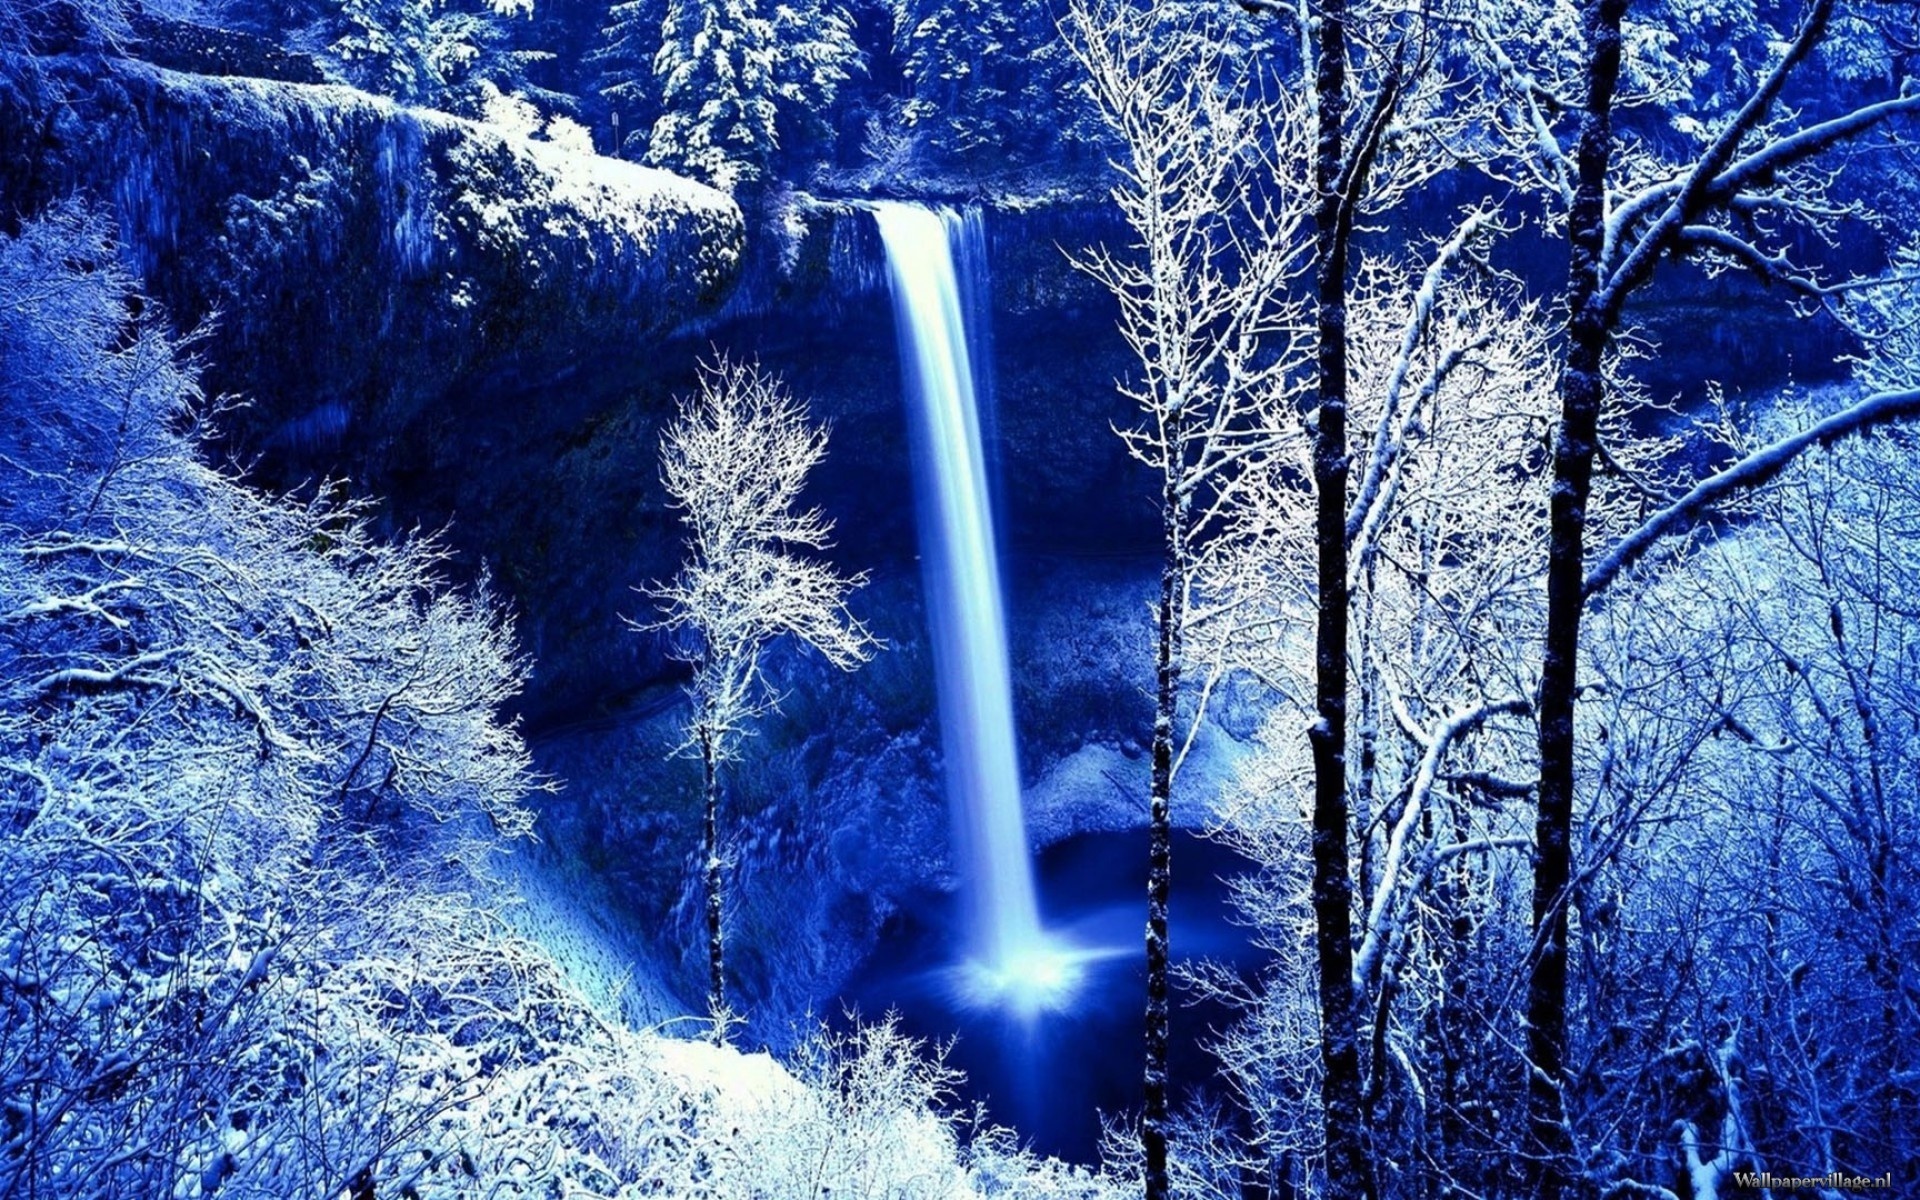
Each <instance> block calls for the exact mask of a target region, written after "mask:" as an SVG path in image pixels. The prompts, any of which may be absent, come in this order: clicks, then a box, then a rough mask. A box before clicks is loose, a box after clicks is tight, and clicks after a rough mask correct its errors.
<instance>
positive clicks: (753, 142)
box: [647, 0, 779, 192]
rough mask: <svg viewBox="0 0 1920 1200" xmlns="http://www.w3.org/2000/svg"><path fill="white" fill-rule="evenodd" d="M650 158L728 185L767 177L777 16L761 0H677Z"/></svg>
mask: <svg viewBox="0 0 1920 1200" xmlns="http://www.w3.org/2000/svg"><path fill="white" fill-rule="evenodd" d="M661 35H662V36H661V46H660V53H659V54H658V55H657V56H655V58H654V75H655V77H656V78H658V80H659V81H660V106H661V113H660V117H659V119H658V120H657V121H655V122H654V125H653V136H652V138H651V140H650V141H649V142H648V145H647V161H648V162H649V163H652V164H654V165H655V166H661V167H666V168H667V169H669V170H673V171H679V172H681V173H682V174H685V175H689V176H691V177H693V178H695V179H698V180H701V181H702V182H704V183H710V184H712V185H713V186H715V187H718V188H721V189H724V190H726V191H730V192H731V191H736V190H738V189H739V188H740V187H742V186H747V185H752V184H754V183H757V182H760V181H762V180H764V179H765V178H766V176H767V169H768V164H769V162H770V160H771V159H772V156H773V151H774V149H775V147H776V146H777V145H778V144H779V139H778V136H777V134H776V132H775V128H774V117H775V111H776V106H775V102H774V95H775V92H774V86H775V85H774V70H773V69H774V61H775V59H774V51H773V30H772V26H771V23H770V22H768V21H767V20H766V19H765V18H763V17H761V16H760V13H759V9H758V6H757V5H756V4H755V3H754V0H672V3H671V4H670V5H669V7H668V9H667V22H666V26H665V28H663V29H662V31H661Z"/></svg>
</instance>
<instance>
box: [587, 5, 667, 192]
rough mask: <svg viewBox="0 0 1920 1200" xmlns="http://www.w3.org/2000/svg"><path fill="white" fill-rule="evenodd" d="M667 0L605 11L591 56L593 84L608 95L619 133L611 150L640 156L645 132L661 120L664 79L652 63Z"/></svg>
mask: <svg viewBox="0 0 1920 1200" xmlns="http://www.w3.org/2000/svg"><path fill="white" fill-rule="evenodd" d="M666 8H667V4H666V0H620V2H619V3H617V4H614V5H613V6H612V7H611V8H609V9H608V10H607V16H606V20H605V21H603V22H602V23H601V25H600V34H599V44H598V45H597V46H595V47H594V49H593V51H592V52H591V53H590V54H589V55H588V56H587V61H588V62H589V63H590V64H591V65H592V66H594V67H595V68H597V70H598V74H597V75H596V76H595V79H594V88H595V90H596V91H598V92H599V93H600V95H601V97H602V98H603V99H604V100H605V102H606V105H607V111H608V113H609V115H611V116H612V118H613V124H614V127H615V129H616V130H617V131H618V134H619V137H618V139H617V144H616V145H615V147H614V149H613V153H614V154H616V155H618V156H619V157H621V158H641V157H644V156H645V154H646V152H647V133H648V131H649V130H651V129H652V128H653V124H654V122H655V121H657V120H659V119H660V82H659V80H657V79H656V78H655V77H654V73H653V65H654V60H655V58H656V57H657V56H658V55H659V53H660V47H661V38H662V36H663V34H664V32H665V30H664V26H665V24H666Z"/></svg>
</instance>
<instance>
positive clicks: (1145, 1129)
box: [1140, 438, 1186, 1200]
mask: <svg viewBox="0 0 1920 1200" xmlns="http://www.w3.org/2000/svg"><path fill="white" fill-rule="evenodd" d="M1173 444H1174V445H1178V444H1179V443H1178V439H1177V438H1176V439H1173ZM1175 477H1176V472H1174V471H1172V470H1169V471H1167V472H1166V474H1165V483H1164V485H1163V490H1162V492H1161V496H1160V518H1161V524H1162V529H1161V533H1162V534H1163V545H1164V546H1165V553H1166V558H1165V560H1164V561H1163V562H1162V563H1161V566H1160V606H1159V609H1158V612H1157V613H1156V616H1157V618H1158V622H1159V639H1158V642H1157V645H1156V650H1155V663H1154V707H1153V778H1152V782H1151V787H1150V791H1149V811H1148V815H1147V1045H1146V1103H1145V1111H1144V1113H1143V1114H1142V1117H1141V1121H1140V1148H1141V1150H1142V1151H1143V1152H1144V1153H1145V1156H1146V1194H1147V1200H1168V1197H1169V1196H1170V1195H1171V1191H1172V1187H1171V1184H1170V1182H1169V1180H1168V1175H1167V1117H1168V1107H1167V965H1168V945H1167V895H1168V891H1169V887H1170V884H1171V881H1172V878H1173V815H1172V796H1173V722H1174V716H1175V714H1176V712H1177V710H1178V709H1179V706H1180V624H1181V622H1182V620H1184V619H1185V613H1184V611H1183V605H1182V603H1181V599H1182V591H1181V579H1182V577H1183V573H1184V571H1185V569H1186V537H1185V528H1186V525H1185V512H1184V509H1183V507H1182V504H1181V501H1180V495H1179V491H1178V488H1177V486H1176V481H1175Z"/></svg>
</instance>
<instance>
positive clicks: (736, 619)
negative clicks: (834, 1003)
mask: <svg viewBox="0 0 1920 1200" xmlns="http://www.w3.org/2000/svg"><path fill="white" fill-rule="evenodd" d="M826 450H827V431H826V429H825V427H824V426H820V425H815V424H813V423H812V422H811V421H809V420H808V418H807V411H806V408H805V407H804V406H803V405H802V404H801V403H800V402H799V401H798V400H797V399H796V398H795V397H794V396H793V394H792V393H791V392H789V391H788V390H787V389H786V386H785V385H784V384H782V383H781V382H780V381H779V380H778V379H777V378H775V377H774V376H772V375H769V374H767V373H765V372H763V371H762V370H761V369H760V368H759V366H758V365H755V364H748V363H737V362H733V361H730V360H728V359H725V358H722V359H720V360H719V361H718V362H717V363H715V364H714V365H713V366H711V367H708V368H706V369H704V370H703V372H702V375H701V379H700V390H699V391H698V392H697V393H696V394H695V395H693V396H691V397H689V398H688V399H687V400H686V402H685V403H684V404H682V405H681V408H680V413H679V416H678V418H677V419H676V420H675V421H674V422H673V424H672V425H670V426H669V427H668V428H667V431H666V433H665V434H664V435H663V436H662V438H661V441H660V477H661V481H662V483H664V484H665V486H666V490H667V496H668V497H669V500H670V502H671V503H672V505H673V507H674V508H676V509H678V510H679V512H680V517H681V521H682V522H683V523H684V524H685V525H686V527H687V543H686V544H687V561H686V563H685V565H684V566H683V567H682V568H681V571H680V573H679V574H678V575H677V576H675V577H674V579H673V580H672V581H671V582H669V583H665V584H660V585H656V586H653V587H649V588H646V589H644V590H645V592H646V594H647V595H648V596H650V597H651V598H653V599H654V600H655V601H656V602H657V603H658V604H659V606H660V608H661V611H662V613H663V615H662V617H661V618H660V620H659V621H657V622H654V623H651V624H648V625H644V626H641V628H646V629H658V630H666V631H669V632H672V633H677V634H681V635H683V637H684V641H683V642H682V643H681V645H680V647H679V648H678V649H677V650H676V653H677V654H679V655H681V656H683V657H684V659H685V660H686V661H687V662H688V663H690V664H691V665H692V667H693V680H692V682H691V683H690V684H689V685H688V692H689V694H690V695H691V698H692V700H693V715H692V716H691V717H690V718H689V719H688V722H687V746H688V749H689V750H690V751H691V752H692V753H695V754H697V755H699V758H700V765H701V773H702V782H703V796H704V801H705V825H704V829H705V833H704V838H703V843H702V853H703V856H704V860H703V873H704V877H705V887H706V927H707V999H708V1004H709V1007H710V1008H711V1010H712V1012H713V1014H714V1018H715V1033H716V1036H720V1035H723V1033H724V1030H725V1020H724V1018H725V1016H726V975H725V959H724V944H723V941H722V932H723V926H724V923H725V922H724V920H723V916H724V899H725V897H724V892H723V887H724V883H725V880H724V870H725V861H724V855H723V847H722V846H721V841H720V776H719V769H720V766H721V764H723V763H726V762H728V761H730V760H731V759H732V758H733V757H734V756H735V755H736V753H737V751H738V742H739V739H740V737H741V736H742V735H744V734H746V733H748V732H749V730H750V726H751V724H752V722H753V721H754V720H755V719H757V718H758V717H759V716H761V715H762V714H764V713H765V712H767V711H768V710H769V709H770V708H771V707H773V706H774V705H775V704H776V703H777V702H778V699H779V698H778V696H777V695H775V694H774V693H773V692H772V690H771V689H770V687H769V684H768V680H767V677H766V674H765V671H764V670H763V665H764V656H765V654H766V651H767V649H768V648H769V646H770V645H771V644H772V643H773V642H775V641H776V640H778V639H780V638H783V637H791V638H792V639H793V640H794V641H796V642H798V643H799V644H800V645H802V646H805V647H807V648H809V649H812V650H815V651H817V652H818V653H820V654H821V655H822V656H823V657H825V658H826V660H827V661H828V662H830V663H832V664H833V665H834V666H836V667H839V668H840V669H842V670H851V669H853V668H854V667H856V666H858V665H860V664H861V663H863V662H865V661H866V660H867V659H868V658H870V657H871V656H872V654H873V652H874V650H875V649H876V648H877V647H878V643H877V642H876V641H875V640H874V638H873V637H872V636H871V635H870V634H869V633H868V632H867V629H866V627H865V626H864V625H862V624H861V623H860V622H859V621H858V620H856V619H855V618H854V617H853V615H852V614H851V613H849V612H848V611H847V607H846V600H847V595H848V593H849V592H851V591H852V590H853V589H854V588H856V587H858V586H860V585H861V584H862V583H864V582H865V581H866V577H865V576H864V575H855V576H852V577H848V576H843V575H841V574H840V573H839V572H837V571H836V570H834V568H833V567H832V566H831V565H829V564H827V563H824V562H821V561H818V560H817V559H814V558H810V557H807V556H806V555H804V554H801V553H799V551H803V550H822V549H825V548H826V547H827V545H828V544H829V543H828V538H829V535H830V534H831V533H832V530H833V523H832V522H831V521H829V520H827V519H826V517H824V516H823V515H821V513H820V512H819V510H817V509H808V510H805V511H800V510H798V509H796V507H795V506H796V505H798V504H799V502H800V495H801V492H802V491H803V489H804V488H805V487H806V482H807V476H808V474H809V473H810V472H811V471H812V470H813V468H814V466H815V465H816V464H818V463H819V461H820V459H821V458H822V457H823V456H824V455H825V454H826Z"/></svg>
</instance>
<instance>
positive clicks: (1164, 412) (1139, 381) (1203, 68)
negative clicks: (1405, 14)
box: [1064, 0, 1308, 1200]
mask: <svg viewBox="0 0 1920 1200" xmlns="http://www.w3.org/2000/svg"><path fill="white" fill-rule="evenodd" d="M1064 28H1065V32H1066V33H1067V36H1068V38H1069V41H1070V44H1071V45H1072V46H1073V49H1074V52H1075V53H1076V54H1077V55H1078V56H1079V58H1080V61H1081V62H1082V64H1083V65H1084V66H1085V68H1086V70H1087V73H1088V76H1089V77H1090V79H1091V80H1092V83H1093V90H1094V95H1095V98H1096V99H1097V100H1098V102H1099V104H1100V107H1101V111H1102V113H1103V114H1104V115H1105V117H1106V120H1107V122H1108V124H1109V125H1110V126H1111V127H1112V129H1113V130H1114V132H1115V133H1116V134H1117V135H1118V137H1119V139H1120V141H1121V144H1122V147H1123V151H1122V154H1121V157H1120V158H1118V159H1117V160H1116V162H1115V164H1114V165H1115V168H1116V170H1117V172H1118V174H1119V177H1120V183H1119V184H1117V185H1116V186H1115V188H1114V190H1113V198H1114V201H1115V202H1116V203H1117V204H1118V206H1119V208H1120V211H1121V213H1122V215H1123V216H1124V217H1125V219H1126V221H1127V224H1128V226H1129V227H1130V229H1131V230H1132V233H1133V235H1134V237H1135V238H1136V239H1137V240H1136V241H1135V243H1134V244H1133V245H1132V246H1130V247H1128V248H1127V249H1126V250H1125V251H1124V252H1121V253H1115V252H1112V251H1109V250H1105V249H1101V250H1096V251H1093V252H1090V253H1088V254H1085V255H1082V256H1081V257H1080V258H1079V259H1078V260H1077V262H1078V265H1079V266H1080V267H1081V268H1082V269H1083V270H1085V271H1086V272H1087V273H1088V274H1090V275H1091V276H1093V277H1094V278H1095V279H1097V280H1098V281H1099V282H1100V283H1102V284H1103V285H1105V286H1106V288H1107V289H1108V290H1109V291H1111V292H1112V293H1113V295H1114V296H1115V298H1117V299H1118V300H1119V302H1120V311H1121V319H1120V331H1121V335H1122V336H1123V337H1124V338H1125V339H1126V341H1127V343H1128V345H1129V347H1130V348H1131V349H1132V351H1133V353H1134V355H1135V357H1136V358H1137V359H1138V361H1139V374H1138V375H1137V376H1136V377H1134V378H1133V379H1131V380H1129V381H1127V382H1125V383H1123V384H1122V389H1123V391H1124V392H1125V394H1126V395H1127V396H1128V397H1130V398H1131V399H1132V400H1133V401H1134V402H1135V403H1136V404H1137V405H1138V406H1139V409H1140V413H1141V417H1142V421H1141V423H1140V424H1139V425H1138V426H1136V427H1134V428H1132V429H1127V430H1123V431H1121V437H1122V438H1123V439H1124V440H1125V442H1126V446H1127V450H1128V452H1129V453H1131V454H1132V455H1133V456H1134V457H1135V458H1136V459H1138V460H1139V461H1140V462H1142V463H1144V464H1145V465H1146V466H1148V467H1149V468H1151V469H1152V470H1153V471H1154V472H1155V474H1156V475H1157V477H1158V484H1159V488H1158V490H1159V509H1160V527H1161V537H1162V546H1161V550H1162V558H1161V566H1160V591H1159V600H1158V603H1157V606H1156V608H1155V612H1154V627H1155V659H1154V668H1153V669H1154V680H1155V682H1154V725H1153V737H1152V753H1151V756H1150V770H1151V779H1150V787H1149V792H1148V795H1149V802H1150V806H1151V807H1150V811H1149V813H1148V821H1147V828H1148V875H1147V878H1148V884H1147V938H1146V941H1147V945H1146V950H1147V1021H1146V1024H1147V1034H1146V1038H1147V1045H1146V1106H1145V1112H1144V1115H1143V1119H1142V1126H1141V1138H1142V1142H1143V1148H1144V1158H1145V1163H1144V1170H1145V1180H1146V1194H1147V1196H1148V1197H1149V1200H1162V1198H1164V1197H1165V1196H1166V1195H1167V1191H1168V1186H1169V1183H1168V1174H1167V1138H1168V1121H1169V1115H1170V1114H1169V1109H1168V1082H1167V1021H1168V1008H1167V1004H1168V966H1169V962H1170V957H1169V948H1168V936H1167V901H1168V888H1169V881H1170V879H1171V871H1172V863H1171V859H1172V853H1171V847H1172V841H1171V838H1172V828H1173V822H1172V810H1171V804H1172V799H1173V781H1174V772H1175V768H1176V765H1177V760H1178V758H1179V756H1180V745H1179V743H1180V741H1181V733H1180V730H1179V728H1178V725H1179V723H1180V722H1181V720H1182V719H1183V717H1185V716H1187V715H1189V714H1186V713H1183V711H1182V706H1181V692H1180V675H1181V667H1182V664H1183V661H1184V658H1183V654H1184V652H1183V638H1184V636H1185V633H1186V624H1187V615H1188V603H1189V598H1190V592H1191V589H1192V586H1193V582H1194V580H1193V572H1194V566H1195V555H1196V553H1197V551H1198V548H1199V546H1200V545H1201V544H1203V542H1204V541H1205V539H1206V538H1208V537H1209V536H1211V535H1213V534H1216V533H1218V532H1219V531H1220V530H1221V528H1222V524H1223V521H1224V520H1225V519H1226V516H1227V514H1228V513H1229V512H1231V510H1232V505H1233V503H1234V497H1235V495H1236V493H1237V491H1238V489H1239V483H1240V479H1241V477H1242V472H1243V471H1244V469H1245V467H1246V466H1247V465H1248V464H1249V462H1250V461H1252V460H1253V459H1255V458H1256V457H1258V456H1259V455H1261V454H1262V453H1264V452H1265V450H1266V448H1267V447H1268V446H1269V445H1270V444H1271V443H1272V442H1273V441H1274V440H1275V439H1276V437H1278V436H1281V434H1282V431H1281V430H1276V429H1275V428H1273V427H1271V425H1270V424H1269V423H1268V421H1267V420H1266V419H1264V418H1265V416H1266V410H1264V409H1263V408H1262V404H1263V401H1265V399H1266V398H1267V395H1268V393H1270V392H1272V391H1275V390H1277V389H1279V388H1281V387H1282V386H1283V381H1284V380H1285V379H1286V378H1287V377H1288V375H1289V374H1290V373H1292V372H1294V371H1296V370H1297V369H1298V368H1299V367H1301V366H1302V355H1301V351H1300V348H1299V342H1298V340H1297V335H1298V333H1299V310H1298V306H1297V305H1293V304H1290V303H1288V299H1287V296H1286V288H1287V285H1288V284H1289V283H1290V282H1291V281H1292V280H1293V279H1294V278H1295V277H1296V276H1297V275H1298V274H1299V273H1300V271H1301V270H1302V268H1303V266H1304V256H1303V253H1302V251H1303V246H1304V243H1305V238H1304V237H1303V236H1302V230H1303V228H1304V226H1305V222H1306V219H1307V213H1308V207H1307V204H1306V202H1305V197H1306V196H1307V192H1306V189H1305V187H1304V183H1303V181H1302V180H1300V179H1298V178H1289V177H1285V176H1284V175H1283V174H1282V173H1283V172H1285V171H1289V170H1296V169H1297V167H1298V165H1299V158H1298V157H1297V156H1294V155H1291V154H1289V153H1287V152H1286V148H1289V147H1291V146H1293V145H1295V144H1297V143H1298V140H1299V138H1300V137H1301V135H1302V130H1303V128H1304V120H1305V114H1304V110H1303V108H1302V106H1301V105H1299V104H1298V103H1297V102H1284V103H1283V102H1277V101H1266V100H1263V99H1262V98H1261V97H1262V93H1261V92H1260V90H1259V88H1258V86H1257V84H1258V81H1257V80H1256V79H1254V78H1252V77H1250V76H1248V75H1247V74H1245V73H1244V72H1243V69H1242V68H1241V67H1239V66H1236V65H1235V64H1234V63H1232V62H1231V61H1230V60H1229V59H1228V57H1227V56H1226V55H1225V54H1224V52H1223V42H1222V39H1221V38H1220V36H1219V35H1218V31H1217V30H1210V29H1208V28H1207V27H1206V26H1205V25H1204V24H1202V23H1201V20H1200V19H1199V18H1198V17H1197V16H1196V14H1193V13H1187V14H1184V15H1183V16H1176V15H1174V14H1170V13H1162V12H1160V11H1159V10H1156V9H1151V8H1147V7H1142V6H1138V5H1134V4H1131V3H1127V2H1124V0H1117V2H1107V0H1087V2H1077V3H1075V4H1074V5H1073V6H1072V7H1071V8H1070V9H1069V12H1068V17H1067V21H1066V24H1065V26H1064Z"/></svg>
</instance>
